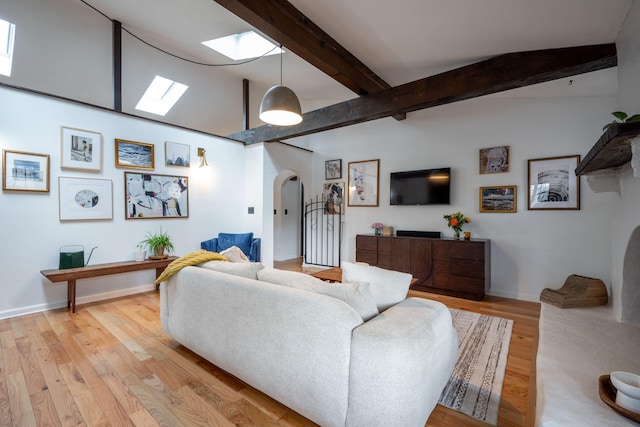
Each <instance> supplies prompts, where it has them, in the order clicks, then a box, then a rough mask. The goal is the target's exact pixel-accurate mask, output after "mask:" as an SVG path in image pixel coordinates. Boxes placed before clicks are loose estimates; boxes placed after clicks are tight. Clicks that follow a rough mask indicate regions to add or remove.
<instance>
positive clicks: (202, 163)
mask: <svg viewBox="0 0 640 427" xmlns="http://www.w3.org/2000/svg"><path fill="white" fill-rule="evenodd" d="M206 152H207V150H205V149H204V148H202V147H198V157H200V167H203V166H209V165H208V164H207V156H206Z"/></svg>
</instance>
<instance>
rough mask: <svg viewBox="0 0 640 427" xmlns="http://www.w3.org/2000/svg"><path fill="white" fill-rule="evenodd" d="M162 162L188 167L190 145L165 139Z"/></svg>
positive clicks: (189, 163)
mask: <svg viewBox="0 0 640 427" xmlns="http://www.w3.org/2000/svg"><path fill="white" fill-rule="evenodd" d="M164 164H165V166H175V167H179V168H188V167H190V166H191V147H190V146H189V145H187V144H180V143H179V142H171V141H165V143H164Z"/></svg>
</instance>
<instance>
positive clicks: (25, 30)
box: [0, 0, 264, 135]
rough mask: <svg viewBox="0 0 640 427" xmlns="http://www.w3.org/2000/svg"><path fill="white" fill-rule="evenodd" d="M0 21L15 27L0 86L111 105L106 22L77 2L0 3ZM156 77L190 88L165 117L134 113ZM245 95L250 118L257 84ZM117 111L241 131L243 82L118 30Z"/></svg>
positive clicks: (201, 127)
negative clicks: (10, 63) (10, 55)
mask: <svg viewBox="0 0 640 427" xmlns="http://www.w3.org/2000/svg"><path fill="white" fill-rule="evenodd" d="M89 3H91V2H89ZM0 18H2V19H5V20H8V21H10V22H12V23H14V24H15V25H16V36H15V46H14V51H15V52H14V61H13V72H12V74H11V76H10V77H6V76H2V75H0V82H4V83H8V84H11V85H15V86H20V87H26V88H29V89H35V90H38V91H42V92H45V93H51V94H55V95H59V96H63V97H66V98H70V99H74V100H80V101H84V102H88V103H90V104H94V105H99V106H101V107H106V108H113V98H114V97H113V83H112V81H113V77H112V75H113V61H112V56H113V53H112V23H111V21H110V20H108V19H106V18H105V17H103V16H102V15H100V14H98V13H97V12H96V11H94V10H93V9H91V8H90V7H89V6H86V5H84V4H82V3H81V2H79V1H42V0H3V1H2V3H1V6H0ZM123 26H124V27H125V28H126V23H125V24H123ZM133 30H135V29H133ZM168 31H171V29H168ZM134 32H135V31H134ZM148 41H149V42H151V43H153V42H154V40H152V39H148ZM171 52H172V53H174V54H178V55H180V54H181V52H180V51H177V50H171ZM183 56H187V57H188V55H183ZM156 75H160V76H163V77H166V78H169V79H172V80H175V81H178V82H180V83H183V84H186V85H188V86H189V89H187V91H186V92H185V94H184V95H183V96H182V97H181V98H180V100H178V102H177V103H176V105H175V106H174V107H173V108H172V109H171V111H169V113H168V114H167V115H165V116H164V117H162V116H158V115H153V114H150V113H145V112H141V111H139V110H136V109H135V106H136V104H137V103H138V100H139V99H140V97H141V96H142V95H143V93H144V92H145V90H146V89H147V87H148V86H149V84H150V83H151V81H152V80H153V78H154V77H155V76H156ZM252 90H254V91H255V93H252V97H251V102H252V107H253V108H252V114H253V115H252V119H253V118H254V117H255V116H257V108H255V106H256V105H259V102H260V100H259V99H258V100H256V98H257V97H258V96H261V94H262V93H264V92H263V90H262V88H259V87H257V88H255V89H252ZM122 108H123V111H124V112H127V113H130V114H135V115H140V116H143V117H149V118H153V119H156V120H160V121H163V122H165V123H171V124H176V125H180V126H184V127H188V128H193V129H197V130H201V131H205V132H210V133H214V134H217V135H228V134H230V133H234V132H237V131H238V130H240V129H241V128H242V121H241V117H242V80H241V79H240V78H238V77H235V76H231V75H230V74H229V73H227V72H226V71H225V68H224V67H222V68H221V67H206V66H199V65H194V64H191V63H188V62H185V61H181V60H179V59H176V58H173V57H171V56H169V55H166V54H164V53H161V52H159V51H157V50H155V49H153V48H151V47H149V46H147V45H145V44H143V43H142V42H140V41H139V40H136V39H134V38H133V37H132V36H131V35H129V34H127V33H126V32H124V31H123V33H122Z"/></svg>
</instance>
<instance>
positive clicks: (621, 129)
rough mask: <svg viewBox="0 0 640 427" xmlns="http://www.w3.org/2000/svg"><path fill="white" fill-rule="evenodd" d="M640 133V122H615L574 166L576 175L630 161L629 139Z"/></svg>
mask: <svg viewBox="0 0 640 427" xmlns="http://www.w3.org/2000/svg"><path fill="white" fill-rule="evenodd" d="M639 135H640V122H631V123H615V124H612V125H611V126H609V127H608V128H607V130H606V131H605V132H604V133H603V134H602V136H601V137H600V138H599V139H598V141H597V142H596V144H595V145H594V146H593V147H592V148H591V150H589V152H588V153H587V155H586V156H584V158H583V159H582V161H581V162H580V164H579V165H578V167H577V168H576V176H580V175H586V174H588V173H590V172H595V171H598V170H602V169H609V168H615V167H618V166H622V165H624V164H626V163H628V162H629V161H631V139H632V138H634V137H636V136H639Z"/></svg>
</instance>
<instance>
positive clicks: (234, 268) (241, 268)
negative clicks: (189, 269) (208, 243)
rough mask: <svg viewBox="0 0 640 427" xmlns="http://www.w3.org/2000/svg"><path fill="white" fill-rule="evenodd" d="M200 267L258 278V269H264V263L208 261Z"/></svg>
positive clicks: (248, 277)
mask: <svg viewBox="0 0 640 427" xmlns="http://www.w3.org/2000/svg"><path fill="white" fill-rule="evenodd" d="M200 267H202V268H206V269H209V270H215V271H220V272H222V273H227V274H233V275H234V276H242V277H246V278H247V279H253V280H256V279H257V278H258V274H257V273H258V271H260V270H262V269H263V268H264V265H263V264H262V263H259V262H227V261H208V262H203V263H202V264H200Z"/></svg>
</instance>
